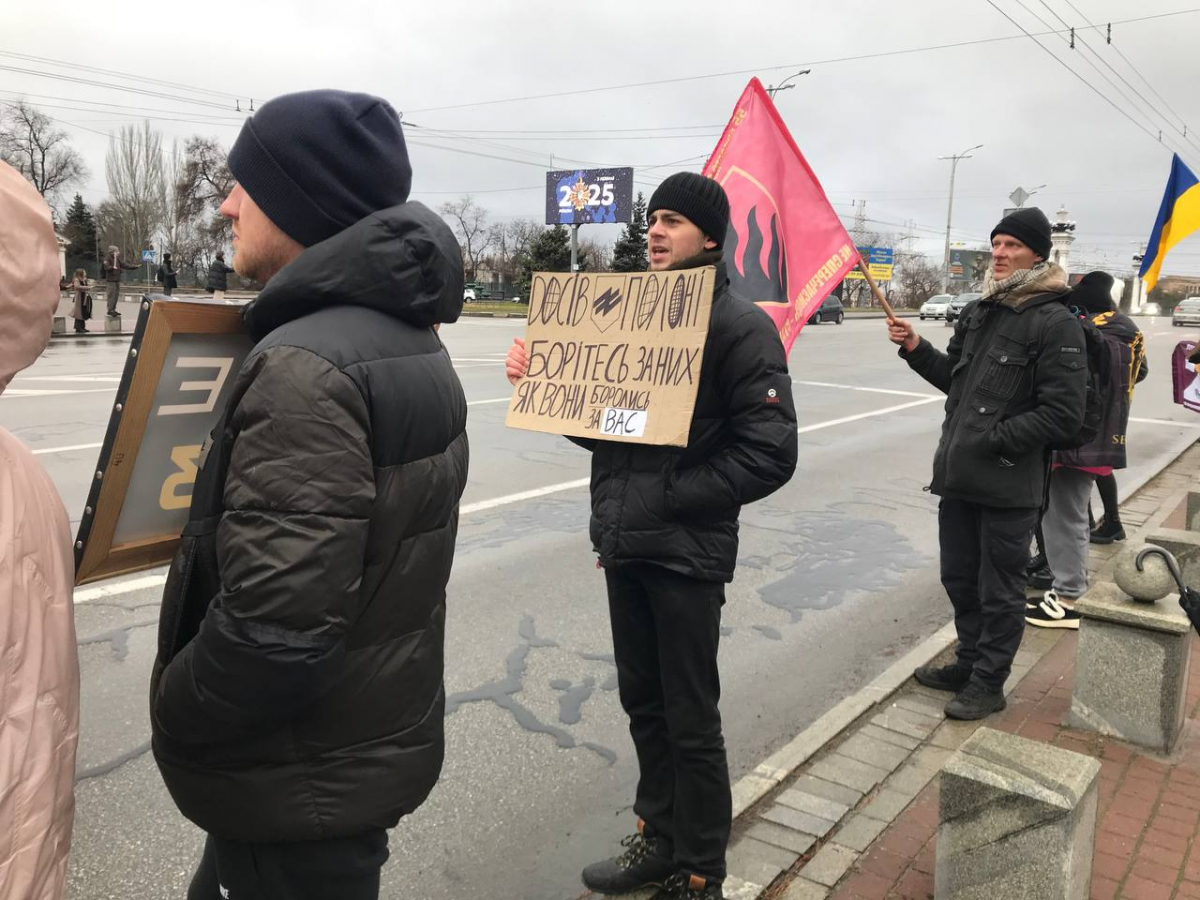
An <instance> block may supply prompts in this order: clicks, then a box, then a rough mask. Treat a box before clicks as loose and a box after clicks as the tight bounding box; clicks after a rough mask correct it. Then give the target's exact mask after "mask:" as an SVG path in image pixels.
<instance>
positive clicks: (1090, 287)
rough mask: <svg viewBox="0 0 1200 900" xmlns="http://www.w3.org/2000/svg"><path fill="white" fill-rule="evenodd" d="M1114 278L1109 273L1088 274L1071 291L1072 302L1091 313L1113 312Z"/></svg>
mask: <svg viewBox="0 0 1200 900" xmlns="http://www.w3.org/2000/svg"><path fill="white" fill-rule="evenodd" d="M1112 288H1113V277H1112V276H1111V275H1109V274H1108V273H1107V272H1088V273H1087V274H1086V275H1084V276H1083V277H1082V278H1080V279H1079V283H1078V284H1077V285H1075V287H1074V288H1073V289H1072V290H1071V302H1072V303H1074V304H1075V305H1076V306H1079V307H1082V308H1083V309H1086V310H1087V311H1088V312H1090V313H1094V314H1096V315H1099V314H1100V313H1106V312H1112V309H1113V302H1112Z"/></svg>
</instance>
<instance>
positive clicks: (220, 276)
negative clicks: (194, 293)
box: [205, 259, 233, 294]
mask: <svg viewBox="0 0 1200 900" xmlns="http://www.w3.org/2000/svg"><path fill="white" fill-rule="evenodd" d="M232 271H233V267H232V266H227V265H225V263H223V262H221V260H219V259H214V260H213V261H212V265H211V266H209V267H208V285H207V286H206V288H205V290H207V291H208V292H209V293H210V294H211V293H212V292H213V291H227V290H229V273H230V272H232Z"/></svg>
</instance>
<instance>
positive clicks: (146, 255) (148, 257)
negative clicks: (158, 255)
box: [142, 250, 154, 263]
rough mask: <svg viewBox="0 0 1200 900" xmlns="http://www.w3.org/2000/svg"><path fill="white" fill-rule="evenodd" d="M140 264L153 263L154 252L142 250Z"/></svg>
mask: <svg viewBox="0 0 1200 900" xmlns="http://www.w3.org/2000/svg"><path fill="white" fill-rule="evenodd" d="M142 262H144V263H152V262H154V251H153V250H143V251H142Z"/></svg>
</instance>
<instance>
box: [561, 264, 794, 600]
mask: <svg viewBox="0 0 1200 900" xmlns="http://www.w3.org/2000/svg"><path fill="white" fill-rule="evenodd" d="M719 259H720V255H719V253H717V254H711V255H703V256H701V257H700V258H697V259H694V260H690V261H688V262H687V263H684V264H683V265H681V266H680V267H679V268H688V267H690V266H702V265H711V264H714V263H716V262H717V261H718V260H719ZM576 443H578V444H580V445H581V446H585V447H588V448H589V449H591V450H592V521H591V536H592V544H593V545H594V547H595V549H596V552H597V553H598V554H599V555H600V564H601V565H602V566H605V567H609V566H618V565H621V564H622V563H630V562H649V563H655V564H657V565H660V566H664V567H666V568H668V569H672V570H674V571H676V572H681V573H683V574H684V575H690V576H691V577H693V578H700V579H703V580H706V581H732V580H733V569H734V565H735V563H736V562H737V548H738V514H739V513H740V512H741V508H742V505H743V504H746V503H753V502H754V501H755V500H761V499H762V498H763V497H766V496H767V495H768V494H771V493H773V492H774V491H775V490H777V489H778V488H780V487H782V486H783V485H785V484H787V482H788V479H790V478H791V477H792V473H793V472H794V471H795V469H796V454H797V435H796V407H795V405H794V403H793V401H792V382H791V379H790V378H789V376H788V369H787V357H786V356H785V354H784V352H783V344H782V343H781V342H780V340H779V334H778V332H777V331H776V329H775V325H774V323H772V321H771V319H770V317H769V316H768V315H767V314H766V313H764V312H763V311H762V310H761V309H759V308H758V307H757V306H755V305H754V304H753V303H750V302H749V301H747V300H742V299H741V298H739V297H735V296H733V295H732V294H731V293H730V292H729V279H728V277H727V276H726V274H725V265H724V263H720V264H718V265H717V278H716V289H715V293H714V295H713V307H712V317H711V319H710V320H709V325H708V338H707V339H706V340H705V343H704V360H703V363H702V364H701V367H700V381H699V384H698V387H697V394H696V408H695V413H694V415H693V416H692V428H691V432H690V433H689V437H688V445H687V447H656V446H649V445H646V444H631V443H624V442H617V441H596V440H578V441H576Z"/></svg>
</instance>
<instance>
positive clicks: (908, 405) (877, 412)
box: [796, 397, 942, 434]
mask: <svg viewBox="0 0 1200 900" xmlns="http://www.w3.org/2000/svg"><path fill="white" fill-rule="evenodd" d="M941 399H942V398H941V397H925V398H924V399H922V400H913V401H912V402H911V403H901V404H899V405H898V406H887V407H884V408H883V409H877V410H875V411H874V412H865V413H859V414H858V415H856V416H846V417H844V418H841V419H830V420H829V421H828V422H817V423H816V424H815V425H803V426H801V427H800V428H797V429H796V433H797V434H807V433H808V432H810V431H820V430H821V429H822V428H832V427H833V426H834V425H845V424H846V423H847V422H857V421H858V420H859V419H869V418H871V417H872V416H886V415H887V414H888V413H894V412H900V410H902V409H912V408H913V407H914V406H924V405H925V404H926V403H936V402H937V401H938V400H941Z"/></svg>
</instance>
